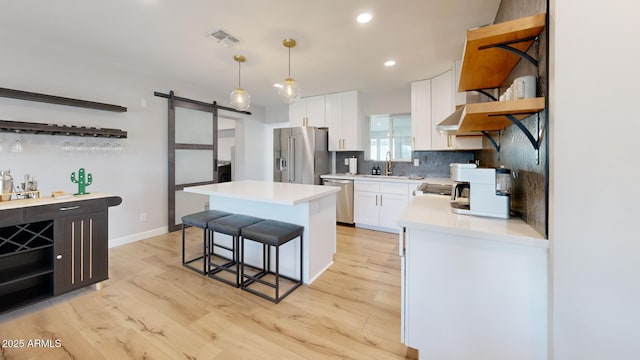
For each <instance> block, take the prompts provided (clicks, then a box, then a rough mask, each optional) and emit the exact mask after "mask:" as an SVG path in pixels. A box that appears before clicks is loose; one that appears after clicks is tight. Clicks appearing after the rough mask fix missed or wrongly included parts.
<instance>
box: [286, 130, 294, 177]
mask: <svg viewBox="0 0 640 360" xmlns="http://www.w3.org/2000/svg"><path fill="white" fill-rule="evenodd" d="M287 163H288V164H287V182H291V165H293V163H292V162H291V136H289V137H288V138H287Z"/></svg>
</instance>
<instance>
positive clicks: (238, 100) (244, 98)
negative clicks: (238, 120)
mask: <svg viewBox="0 0 640 360" xmlns="http://www.w3.org/2000/svg"><path fill="white" fill-rule="evenodd" d="M233 60H235V61H237V62H238V87H237V88H236V89H235V90H233V91H232V92H231V95H230V96H229V100H230V101H231V106H233V107H234V108H236V110H240V111H243V110H247V109H248V108H249V106H251V95H249V93H248V92H247V91H246V90H245V89H243V88H242V87H241V86H240V64H241V63H243V62H245V61H247V58H245V57H244V56H242V55H234V56H233Z"/></svg>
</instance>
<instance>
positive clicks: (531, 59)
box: [478, 36, 538, 67]
mask: <svg viewBox="0 0 640 360" xmlns="http://www.w3.org/2000/svg"><path fill="white" fill-rule="evenodd" d="M532 40H533V41H535V40H538V36H529V37H526V38H523V39H517V40H512V41H505V42H501V43H497V44H491V45H484V46H480V47H479V48H478V50H484V49H493V48H497V49H502V50H505V51H509V52H511V53H514V54H516V55H518V56H519V57H521V58H523V59H525V60H527V61H528V62H530V63H532V64H533V65H534V66H535V67H538V60H536V59H535V58H534V57H533V56H531V55H529V54H527V53H526V52H524V51H522V50H520V49H516V48H514V47H512V46H510V45H512V44H518V43H521V42H527V41H532Z"/></svg>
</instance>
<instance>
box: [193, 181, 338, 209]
mask: <svg viewBox="0 0 640 360" xmlns="http://www.w3.org/2000/svg"><path fill="white" fill-rule="evenodd" d="M184 191H186V192H190V193H196V194H204V195H209V196H220V197H226V198H232V199H244V200H253V201H259V202H266V203H272V204H281V205H291V206H295V205H298V204H302V203H305V202H309V201H311V200H315V199H319V198H322V197H325V196H329V195H331V194H335V193H337V192H339V191H340V188H338V187H335V186H322V185H305V184H292V183H283V182H267V181H255V180H242V181H232V182H225V183H219V184H210V185H200V186H192V187H186V188H184Z"/></svg>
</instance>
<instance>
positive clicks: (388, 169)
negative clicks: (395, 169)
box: [384, 151, 392, 176]
mask: <svg viewBox="0 0 640 360" xmlns="http://www.w3.org/2000/svg"><path fill="white" fill-rule="evenodd" d="M384 174H385V175H386V176H389V175H391V174H392V172H391V151H387V161H386V163H385V167H384Z"/></svg>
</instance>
